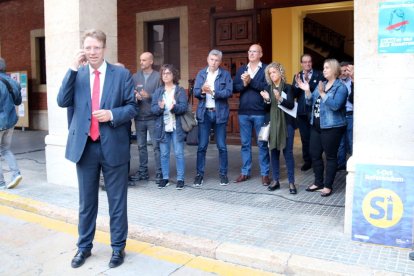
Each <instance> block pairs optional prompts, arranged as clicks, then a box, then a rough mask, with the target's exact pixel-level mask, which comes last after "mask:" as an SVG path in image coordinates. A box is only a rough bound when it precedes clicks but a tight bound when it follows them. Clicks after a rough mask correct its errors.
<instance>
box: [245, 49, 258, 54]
mask: <svg viewBox="0 0 414 276" xmlns="http://www.w3.org/2000/svg"><path fill="white" fill-rule="evenodd" d="M247 53H249V54H258V53H260V51H256V50H249V51H247Z"/></svg>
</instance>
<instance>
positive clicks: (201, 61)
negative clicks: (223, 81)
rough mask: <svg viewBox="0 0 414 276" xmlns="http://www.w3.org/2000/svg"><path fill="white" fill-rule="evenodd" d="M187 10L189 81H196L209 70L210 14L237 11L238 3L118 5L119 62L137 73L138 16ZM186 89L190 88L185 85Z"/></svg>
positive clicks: (130, 1)
mask: <svg viewBox="0 0 414 276" xmlns="http://www.w3.org/2000/svg"><path fill="white" fill-rule="evenodd" d="M178 6H187V7H188V18H189V19H188V39H189V49H188V52H189V53H188V54H189V76H188V77H189V79H192V78H195V76H196V74H197V72H198V71H199V70H200V69H201V68H202V67H204V66H206V59H207V54H208V52H209V51H210V50H211V46H210V13H211V11H212V10H214V11H215V12H227V11H235V9H236V1H235V0H231V1H230V0H229V1H212V0H196V1H190V0H187V1H185V0H181V1H179V0H176V1H165V0H155V1H151V2H146V4H145V6H143V5H142V4H140V3H139V1H134V0H124V1H119V2H118V49H119V52H118V58H119V61H120V62H121V63H123V64H125V66H126V67H127V68H128V69H129V70H131V71H132V72H135V71H136V70H137V66H138V64H137V62H136V61H137V57H139V54H140V53H136V51H135V49H136V48H137V47H136V29H135V26H136V13H139V12H146V11H151V10H157V9H166V8H173V7H178ZM182 85H183V86H186V85H187V84H184V83H182Z"/></svg>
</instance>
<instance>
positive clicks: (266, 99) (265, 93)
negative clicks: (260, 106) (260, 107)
mask: <svg viewBox="0 0 414 276" xmlns="http://www.w3.org/2000/svg"><path fill="white" fill-rule="evenodd" d="M260 95H261V96H262V97H263V99H264V100H265V101H266V102H268V101H269V100H270V95H269V93H268V92H267V91H265V90H263V91H260Z"/></svg>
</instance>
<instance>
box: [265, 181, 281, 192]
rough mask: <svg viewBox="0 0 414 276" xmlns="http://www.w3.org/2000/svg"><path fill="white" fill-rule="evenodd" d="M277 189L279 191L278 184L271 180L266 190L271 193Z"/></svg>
mask: <svg viewBox="0 0 414 276" xmlns="http://www.w3.org/2000/svg"><path fill="white" fill-rule="evenodd" d="M277 189H280V183H279V181H276V180H273V181H272V183H270V185H269V187H267V190H268V191H271V192H272V191H274V190H277Z"/></svg>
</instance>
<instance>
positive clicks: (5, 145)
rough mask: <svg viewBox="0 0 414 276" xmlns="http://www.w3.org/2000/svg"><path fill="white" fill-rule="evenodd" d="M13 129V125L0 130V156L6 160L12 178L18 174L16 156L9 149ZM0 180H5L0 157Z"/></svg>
mask: <svg viewBox="0 0 414 276" xmlns="http://www.w3.org/2000/svg"><path fill="white" fill-rule="evenodd" d="M13 130H14V127H12V128H9V129H6V130H1V131H0V155H1V157H3V158H4V160H6V162H7V164H8V165H9V168H10V171H11V172H12V175H11V179H12V180H13V178H14V177H16V176H17V175H19V174H20V171H19V167H18V166H17V162H16V158H15V157H14V154H13V153H12V152H11V150H10V145H11V142H12V136H13ZM0 182H5V181H4V176H3V167H2V164H1V158H0Z"/></svg>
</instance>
